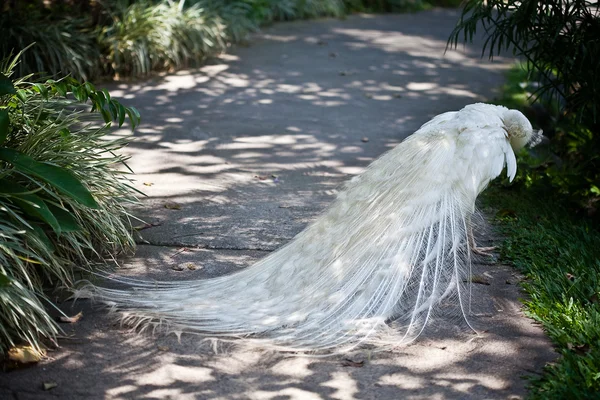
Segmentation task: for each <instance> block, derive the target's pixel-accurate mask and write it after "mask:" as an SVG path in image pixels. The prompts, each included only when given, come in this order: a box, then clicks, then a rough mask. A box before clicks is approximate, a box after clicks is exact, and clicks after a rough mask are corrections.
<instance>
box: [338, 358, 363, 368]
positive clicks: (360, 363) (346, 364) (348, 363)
mask: <svg viewBox="0 0 600 400" xmlns="http://www.w3.org/2000/svg"><path fill="white" fill-rule="evenodd" d="M342 365H343V366H344V367H355V368H362V367H363V366H364V365H365V362H364V361H354V360H351V359H349V358H345V359H344V361H342Z"/></svg>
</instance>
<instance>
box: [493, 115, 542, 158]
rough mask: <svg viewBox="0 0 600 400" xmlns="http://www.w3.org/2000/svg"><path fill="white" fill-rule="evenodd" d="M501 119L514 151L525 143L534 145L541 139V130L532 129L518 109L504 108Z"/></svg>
mask: <svg viewBox="0 0 600 400" xmlns="http://www.w3.org/2000/svg"><path fill="white" fill-rule="evenodd" d="M502 120H503V122H504V129H505V130H506V135H507V137H508V141H509V142H510V146H511V147H512V149H513V150H514V151H518V150H520V149H522V148H523V147H525V146H526V145H529V146H535V145H536V144H538V143H539V142H540V141H541V140H542V130H541V129H540V130H538V131H535V130H533V127H532V126H531V123H530V122H529V120H528V119H527V117H525V116H524V115H523V114H522V113H521V112H520V111H517V110H506V111H505V112H504V114H503V115H502Z"/></svg>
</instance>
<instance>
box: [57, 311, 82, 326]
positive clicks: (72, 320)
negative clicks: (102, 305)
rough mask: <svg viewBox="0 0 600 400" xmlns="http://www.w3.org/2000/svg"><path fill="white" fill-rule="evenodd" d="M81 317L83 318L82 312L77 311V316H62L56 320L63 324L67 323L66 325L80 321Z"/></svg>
mask: <svg viewBox="0 0 600 400" xmlns="http://www.w3.org/2000/svg"><path fill="white" fill-rule="evenodd" d="M81 317H83V311H79V312H78V313H77V315H75V316H73V317H66V316H64V315H63V316H62V317H60V318H59V319H58V320H59V321H60V322H65V323H68V324H74V323H75V322H77V321H79V320H80V319H81Z"/></svg>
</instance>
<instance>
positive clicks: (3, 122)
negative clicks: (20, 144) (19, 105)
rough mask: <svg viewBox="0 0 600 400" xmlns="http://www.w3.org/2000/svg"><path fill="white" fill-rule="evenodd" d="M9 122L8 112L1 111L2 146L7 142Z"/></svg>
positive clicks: (0, 135)
mask: <svg viewBox="0 0 600 400" xmlns="http://www.w3.org/2000/svg"><path fill="white" fill-rule="evenodd" d="M9 122H10V118H9V117H8V110H0V144H2V143H4V142H5V141H6V137H7V136H8V126H9Z"/></svg>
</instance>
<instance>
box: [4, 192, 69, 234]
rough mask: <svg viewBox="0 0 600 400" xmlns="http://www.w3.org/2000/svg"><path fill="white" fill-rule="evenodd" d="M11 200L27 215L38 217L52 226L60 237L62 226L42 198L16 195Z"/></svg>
mask: <svg viewBox="0 0 600 400" xmlns="http://www.w3.org/2000/svg"><path fill="white" fill-rule="evenodd" d="M11 200H12V201H13V203H15V204H16V205H17V206H19V208H21V210H22V211H23V212H25V214H27V215H29V216H32V217H38V218H39V219H41V220H42V221H44V222H45V223H47V224H48V225H50V227H51V228H52V230H53V231H54V232H55V233H56V234H57V235H60V232H61V229H60V225H59V223H58V221H57V220H56V217H55V216H54V214H52V212H51V211H50V210H49V209H48V206H47V205H46V203H44V200H42V198H41V197H39V196H36V195H35V194H18V195H17V194H15V195H13V196H12V198H11Z"/></svg>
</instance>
